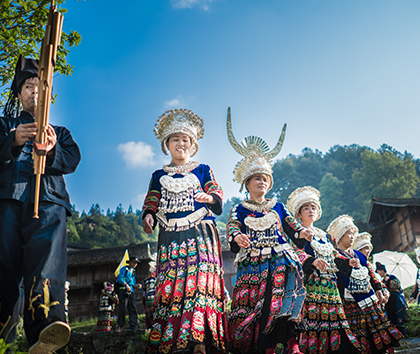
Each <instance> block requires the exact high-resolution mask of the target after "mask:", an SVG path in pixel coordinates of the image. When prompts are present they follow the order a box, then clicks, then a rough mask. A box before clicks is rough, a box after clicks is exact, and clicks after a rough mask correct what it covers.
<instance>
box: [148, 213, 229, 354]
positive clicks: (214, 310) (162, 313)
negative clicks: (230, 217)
mask: <svg viewBox="0 0 420 354" xmlns="http://www.w3.org/2000/svg"><path fill="white" fill-rule="evenodd" d="M223 302H224V282H223V275H222V258H221V249H220V241H219V236H218V233H217V229H216V225H215V223H214V222H213V221H211V220H203V221H202V222H201V223H200V224H198V225H196V226H195V227H192V228H190V229H188V230H185V231H170V232H167V231H165V230H163V229H161V230H160V232H159V238H158V268H157V274H156V292H155V302H154V308H155V311H154V314H153V325H152V330H151V332H150V336H149V342H148V346H147V353H149V354H152V353H164V354H167V353H178V352H192V351H193V349H194V346H195V345H196V344H204V345H206V350H207V353H212V352H222V353H223V352H226V351H227V339H226V334H227V322H226V315H225V311H224V303H223Z"/></svg>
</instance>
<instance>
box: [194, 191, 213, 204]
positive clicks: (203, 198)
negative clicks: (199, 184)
mask: <svg viewBox="0 0 420 354" xmlns="http://www.w3.org/2000/svg"><path fill="white" fill-rule="evenodd" d="M194 199H195V201H196V202H197V203H206V204H216V199H214V198H213V196H212V195H210V194H207V193H201V192H200V193H197V194H196V195H195V196H194Z"/></svg>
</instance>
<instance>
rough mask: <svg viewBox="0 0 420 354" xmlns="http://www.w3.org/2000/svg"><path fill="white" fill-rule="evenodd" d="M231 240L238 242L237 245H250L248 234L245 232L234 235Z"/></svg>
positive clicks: (246, 246)
mask: <svg viewBox="0 0 420 354" xmlns="http://www.w3.org/2000/svg"><path fill="white" fill-rule="evenodd" d="M233 240H234V241H235V242H236V243H237V244H238V246H239V247H242V248H248V247H249V246H250V243H249V236H248V235H245V234H239V235H236V236H235V237H234V238H233Z"/></svg>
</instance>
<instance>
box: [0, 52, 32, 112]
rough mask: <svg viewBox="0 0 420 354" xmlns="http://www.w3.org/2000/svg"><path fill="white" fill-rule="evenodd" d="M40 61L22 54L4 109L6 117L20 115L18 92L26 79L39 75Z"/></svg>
mask: <svg viewBox="0 0 420 354" xmlns="http://www.w3.org/2000/svg"><path fill="white" fill-rule="evenodd" d="M38 68H39V61H38V60H36V59H27V58H25V57H23V56H22V55H20V56H19V59H18V61H17V64H16V68H15V76H14V78H13V82H12V87H11V88H10V94H9V98H8V99H7V102H6V104H5V106H4V109H3V115H4V116H5V117H13V116H16V117H17V116H18V115H19V110H20V109H19V107H20V105H19V100H18V97H17V95H18V93H19V91H20V89H21V87H22V85H23V83H24V82H25V80H26V79H29V78H30V77H36V76H38Z"/></svg>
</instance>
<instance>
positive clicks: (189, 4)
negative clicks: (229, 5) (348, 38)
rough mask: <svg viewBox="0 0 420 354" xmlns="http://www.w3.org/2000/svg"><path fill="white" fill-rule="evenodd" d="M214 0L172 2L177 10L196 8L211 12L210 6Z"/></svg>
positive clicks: (176, 0)
mask: <svg viewBox="0 0 420 354" xmlns="http://www.w3.org/2000/svg"><path fill="white" fill-rule="evenodd" d="M212 1H213V0H172V7H173V8H175V9H191V8H192V7H194V6H199V7H201V8H202V9H203V10H204V11H209V6H208V4H209V3H210V2H212Z"/></svg>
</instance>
